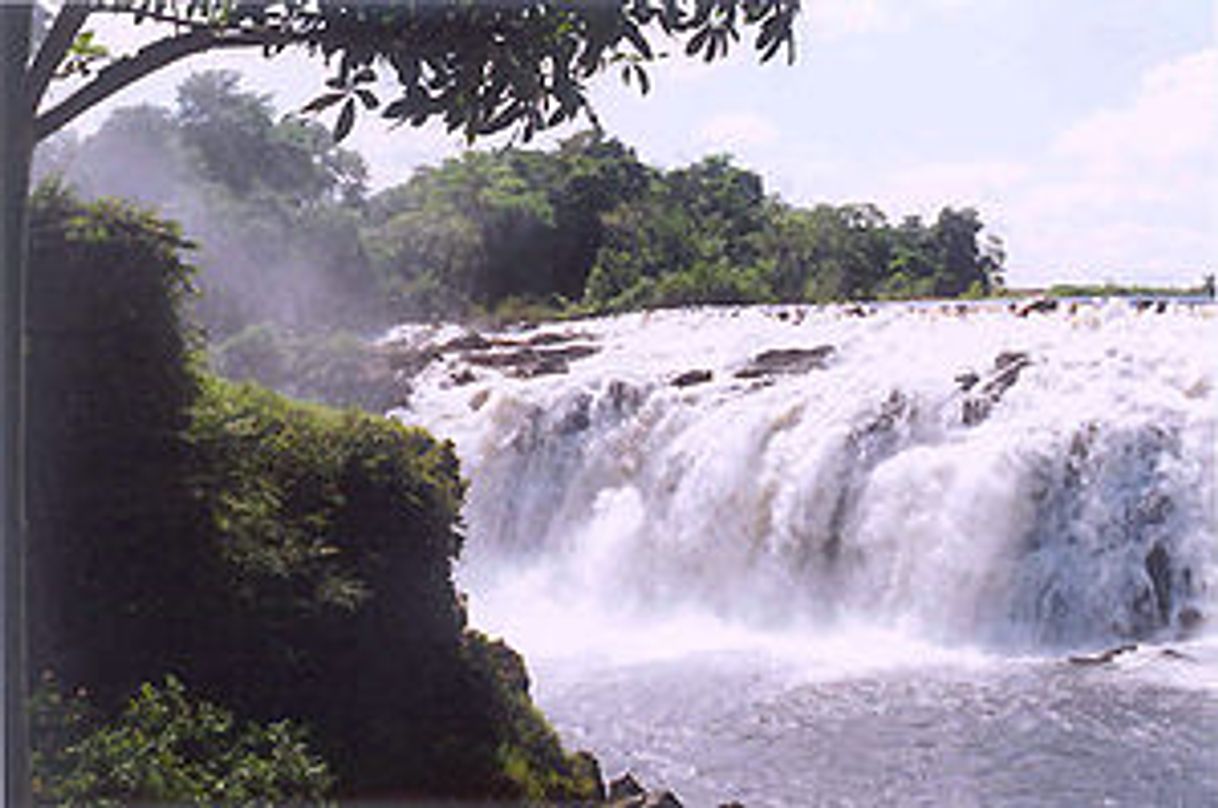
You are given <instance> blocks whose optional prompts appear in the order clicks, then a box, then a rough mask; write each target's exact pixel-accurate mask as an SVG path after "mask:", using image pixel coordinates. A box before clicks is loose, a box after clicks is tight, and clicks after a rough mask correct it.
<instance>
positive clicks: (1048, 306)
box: [1015, 297, 1057, 317]
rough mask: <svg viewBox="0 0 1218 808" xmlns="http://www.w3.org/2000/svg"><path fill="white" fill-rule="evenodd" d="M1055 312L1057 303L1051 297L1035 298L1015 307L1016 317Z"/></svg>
mask: <svg viewBox="0 0 1218 808" xmlns="http://www.w3.org/2000/svg"><path fill="white" fill-rule="evenodd" d="M1051 311H1057V301H1056V300H1054V299H1053V298H1051V297H1036V298H1033V299H1031V300H1029V301H1028V302H1026V303H1022V304H1020V305H1018V306H1016V307H1015V316H1016V317H1027V316H1028V315H1029V314H1048V313H1049V312H1051Z"/></svg>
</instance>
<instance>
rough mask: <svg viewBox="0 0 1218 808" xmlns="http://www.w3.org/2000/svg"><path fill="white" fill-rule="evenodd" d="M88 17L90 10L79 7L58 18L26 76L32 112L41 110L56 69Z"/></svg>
mask: <svg viewBox="0 0 1218 808" xmlns="http://www.w3.org/2000/svg"><path fill="white" fill-rule="evenodd" d="M88 16H89V8H88V7H87V6H84V5H81V4H79V3H69V4H67V5H65V6H64V8H63V10H62V11H60V12H59V14H58V15H56V17H55V22H54V23H52V24H51V30H50V32H49V33H48V34H47V37H46V39H45V40H44V41H43V43H42V47H41V48H39V49H38V55H37V56H35V57H34V63H33V64H32V65H30V69H29V71H28V72H27V73H26V76H25V98H26V103H27V104H28V105H29V109H30V111H31V112H33V111H36V110H37V109H38V104H39V102H40V101H41V100H42V96H43V94H44V93H45V92H46V90H47V86H48V85H49V84H50V83H51V79H52V78H53V77H54V75H55V68H56V67H58V66H59V63H60V62H62V61H63V57H64V55H65V54H66V53H67V52H68V49H69V48H71V47H72V43H73V42H74V41H76V35H77V34H79V33H80V29H81V28H82V27H83V26H84V24H85V20H86V19H87V18H88Z"/></svg>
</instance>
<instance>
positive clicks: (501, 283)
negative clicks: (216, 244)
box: [365, 134, 1003, 316]
mask: <svg viewBox="0 0 1218 808" xmlns="http://www.w3.org/2000/svg"><path fill="white" fill-rule="evenodd" d="M368 209H369V213H368V216H367V220H368V221H369V222H370V224H371V227H368V228H366V229H365V243H366V244H367V246H368V252H369V254H370V255H371V256H372V260H373V264H374V266H375V267H376V269H377V271H378V273H379V275H380V276H381V277H382V279H383V283H385V284H386V286H387V287H388V288H391V289H393V290H394V292H395V295H394V297H395V301H396V302H400V303H402V304H404V305H402V306H401V307H400V308H398V309H397V311H398V313H399V316H427V315H430V316H435V315H437V314H440V315H449V316H461V315H467V314H469V313H470V312H471V311H472V310H476V309H479V308H481V309H493V308H494V307H496V306H501V305H504V303H505V302H507V301H511V300H513V299H515V298H525V299H532V300H535V301H540V302H543V303H549V304H551V306H552V307H554V308H557V309H560V310H561V309H564V308H565V309H566V310H568V311H579V312H604V311H623V310H629V309H635V308H641V307H654V306H672V305H684V304H693V303H757V302H772V301H783V302H798V301H811V302H827V301H833V300H857V299H875V298H913V297H953V296H959V295H964V294H973V295H978V294H985V293H988V292H990V291H991V290H993V289H994V288H996V287H998V286H999V285H1001V282H1002V274H1001V273H1002V260H1003V255H1002V249H1001V245H1000V244H999V243H998V242H997V240H995V239H990V240H988V241H987V242H985V243H984V244H982V243H979V235H980V231H981V230H982V223H981V221H980V218H979V216H978V214H977V212H976V211H974V210H972V209H969V208H965V209H963V210H954V209H952V208H944V209H943V210H942V211H941V212H940V213H939V216H938V218H937V219H936V220H935V221H934V222H933V223H930V224H927V223H924V222H923V221H922V220H921V219H920V218H918V217H916V216H911V217H907V218H905V219H904V220H902V221H901V222H900V223H899V224H895V225H894V224H892V223H890V222H889V221H888V220H887V218H886V217H885V215H884V214H883V212H881V211H880V210H879V209H877V208H876V207H875V206H873V205H843V206H831V205H824V204H822V205H817V206H815V207H813V208H810V209H808V208H800V207H797V206H793V205H790V204H787V203H784V202H782V201H781V200H779V199H777V198H774V197H772V196H768V195H767V194H766V193H765V188H764V184H763V182H762V179H761V177H760V176H758V175H757V174H755V173H753V172H751V171H748V170H746V169H742V168H738V167H736V166H734V165H733V164H732V162H731V160H730V159H729V158H728V157H726V156H722V155H720V156H712V157H708V158H705V159H703V160H701V161H699V162H697V163H694V164H693V165H690V166H686V167H683V168H677V169H673V170H670V171H661V170H658V169H655V168H652V167H650V166H647V165H644V164H642V163H640V162H639V161H638V159H637V158H636V157H635V155H634V153H633V151H631V150H629V149H626V148H625V147H623V146H622V145H621V144H619V143H617V142H616V141H613V140H605V139H603V137H601V136H598V135H594V134H585V135H581V136H577V137H575V138H572V139H570V140H568V141H565V142H564V143H563V144H561V145H560V146H559V147H558V148H557V149H556V150H555V151H554V152H551V153H544V152H538V151H530V150H524V149H508V150H505V151H502V152H496V153H468V154H466V155H465V156H464V157H462V158H460V159H453V160H448V161H446V162H445V163H444V164H443V165H441V166H439V167H438V168H430V169H423V170H420V171H418V172H416V173H415V175H414V176H412V177H411V178H410V180H409V181H408V182H406V183H405V184H403V185H400V186H397V187H394V188H391V189H389V190H387V191H384V192H382V193H380V194H378V195H376V196H374V197H373V198H372V199H371V200H370V202H369V205H368Z"/></svg>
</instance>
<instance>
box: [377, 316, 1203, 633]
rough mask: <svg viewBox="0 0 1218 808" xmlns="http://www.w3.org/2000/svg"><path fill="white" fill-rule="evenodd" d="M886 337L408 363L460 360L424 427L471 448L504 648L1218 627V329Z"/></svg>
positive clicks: (916, 324) (1096, 325) (492, 354)
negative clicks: (665, 624)
mask: <svg viewBox="0 0 1218 808" xmlns="http://www.w3.org/2000/svg"><path fill="white" fill-rule="evenodd" d="M860 314H861V312H859V311H857V310H850V309H844V308H836V307H829V308H824V309H813V308H795V307H771V308H765V307H759V308H744V309H740V308H707V309H696V310H685V311H662V312H653V313H648V314H631V315H626V316H621V317H616V318H607V319H600V320H589V321H580V322H573V323H567V324H551V325H548V326H545V327H543V328H542V329H541V330H539V331H533V332H522V333H517V334H510V335H509V334H505V335H499V337H498V346H496V345H487V344H485V343H484V342H480V341H475V342H474V343H471V342H470V341H469V340H468V339H467V340H464V341H462V340H457V341H456V342H453V341H452V338H453V337H454V336H455V334H456V332H454V331H453V330H452V329H447V330H428V329H418V328H415V329H402V330H400V331H398V332H397V333H395V334H393V335H391V336H390V337H388V338H387V340H386V342H387V343H388V344H394V343H395V342H396V343H397V344H399V345H401V344H405V343H410V344H412V345H413V347H414V349H415V350H419V349H420V346H422V345H424V344H427V345H430V346H432V348H433V349H435V348H437V347H439V349H440V350H439V351H438V353H439V354H440V355H439V356H438V357H437V358H436V359H435V360H434V361H432V362H431V363H430V364H429V365H428V367H427V368H426V369H425V370H424V371H423V372H422V373H421V374H420V375H419V376H418V377H417V378H416V379H415V393H414V395H413V396H412V400H411V405H410V407H409V408H408V409H405V410H402V411H400V412H399V413H398V415H399V417H401V418H403V419H404V420H407V421H410V422H417V423H422V424H424V425H426V426H427V427H429V428H431V429H433V430H435V431H436V432H438V433H439V434H441V435H445V436H448V437H451V438H453V439H454V440H455V442H456V444H457V447H458V451H459V453H460V456H461V458H462V462H463V463H464V471H465V473H466V475H467V476H468V477H469V478H470V479H471V481H472V485H471V489H470V494H469V501H468V505H467V508H466V511H465V518H466V521H467V524H468V533H469V540H468V544H467V550H466V561H465V567H464V569H463V572H462V575H463V580H464V582H465V584H466V585H467V586H468V587H469V588H470V589H471V590H472V593H473V597H474V606H475V612H476V613H479V605H480V603H483V604H492V606H493V608H487V609H486V610H485V611H484V613H483V614H484V617H483V619H482V622H483V623H484V624H485V623H486V622H488V621H489V622H490V623H491V625H492V626H493V625H503V626H506V625H511V624H513V621H515V623H516V624H519V623H520V622H521V621H523V622H526V623H527V622H528V620H529V619H531V617H532V616H533V615H537V616H538V617H537V619H538V620H543V619H544V620H545V621H546V622H547V628H546V632H547V633H549V634H551V635H553V634H554V633H555V631H556V629H555V626H556V625H561V624H562V622H563V619H564V618H566V619H569V620H570V621H571V625H570V628H571V630H572V632H573V633H574V634H576V635H578V634H580V633H581V632H585V633H586V632H587V631H588V630H589V629H588V625H590V624H588V623H586V622H584V623H581V620H587V619H590V618H591V617H592V616H599V617H601V618H605V617H606V616H607V617H608V620H607V621H606V622H621V621H626V620H628V619H630V618H631V616H635V617H638V616H640V615H646V616H647V619H648V620H650V621H651V622H653V623H654V622H659V620H658V618H659V617H662V616H664V615H672V614H678V613H680V614H682V615H686V616H689V615H695V616H702V617H706V618H708V619H712V618H713V619H715V620H717V621H719V622H718V623H717V625H719V626H723V625H725V624H726V625H729V626H730V625H738V626H741V627H745V628H757V627H780V626H789V625H792V624H799V625H803V626H812V627H822V628H824V627H832V626H835V625H841V624H849V625H852V626H858V625H865V626H872V627H876V628H880V629H884V630H892V631H895V632H896V633H897V634H899V635H901V636H907V637H913V638H920V639H923V640H929V641H932V642H936V643H942V642H947V643H966V644H980V645H983V646H987V647H990V648H1017V649H1028V648H1060V647H1079V646H1098V645H1104V644H1109V643H1112V642H1115V641H1119V640H1122V639H1125V638H1130V637H1139V638H1144V637H1153V636H1165V635H1170V634H1172V633H1176V632H1180V631H1183V630H1185V629H1194V628H1196V624H1198V623H1199V621H1201V620H1202V619H1203V616H1204V615H1206V614H1208V613H1210V612H1211V611H1212V610H1213V606H1214V605H1215V600H1216V593H1218V538H1216V537H1215V525H1218V510H1216V507H1215V446H1216V435H1218V432H1216V422H1215V418H1216V415H1218V409H1216V405H1218V396H1216V395H1215V392H1214V387H1215V381H1216V375H1218V374H1216V373H1215V354H1214V352H1213V346H1214V345H1218V340H1216V339H1215V337H1216V336H1218V318H1216V317H1215V315H1216V314H1218V312H1216V311H1215V308H1214V307H1213V306H1206V305H1183V304H1181V305H1174V306H1172V307H1171V308H1170V309H1169V310H1168V311H1166V312H1161V313H1154V312H1153V311H1149V310H1148V311H1138V310H1136V309H1135V308H1134V307H1131V306H1129V305H1128V304H1126V303H1124V302H1112V303H1109V304H1105V305H1093V304H1084V305H1081V306H1075V307H1071V308H1070V309H1067V308H1065V307H1062V308H1060V309H1059V310H1057V311H1054V312H1049V313H1038V314H1032V315H1031V316H1027V317H1019V316H1016V315H1015V314H1014V313H1012V312H1011V311H1010V310H1008V308H1007V307H1006V306H1003V305H997V304H989V305H978V306H973V307H969V308H967V309H965V308H964V307H959V308H958V307H956V306H955V305H951V306H947V305H943V306H939V305H935V306H915V307H907V306H897V305H893V306H886V307H882V308H880V309H878V310H877V311H874V312H871V313H870V314H869V316H859V315H860ZM539 335H540V336H539ZM492 342H495V340H492ZM445 343H448V345H447V347H448V350H444V349H443V346H445ZM585 346H588V347H585ZM573 347H574V348H576V349H577V350H574V351H573V350H571V349H572V348H573ZM462 348H463V349H464V350H461V349H462ZM767 352H768V355H766V354H767ZM513 353H515V355H514V356H513V355H512V354H513ZM589 354H590V355H589ZM757 358H761V359H762V360H765V361H764V362H763V364H765V365H766V366H764V367H763V366H759V365H753V364H750V363H751V362H752V361H753V360H754V359H757ZM542 360H544V361H542ZM539 361H542V364H540V365H539V364H538V362H539ZM545 362H549V365H545ZM528 363H532V364H528ZM559 366H561V367H559ZM564 369H565V372H547V371H557V370H564ZM691 372H696V373H691ZM517 628H518V629H519V625H517ZM568 639H569V638H568ZM526 647H527V643H526Z"/></svg>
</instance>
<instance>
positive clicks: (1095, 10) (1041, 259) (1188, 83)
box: [81, 0, 1218, 285]
mask: <svg viewBox="0 0 1218 808" xmlns="http://www.w3.org/2000/svg"><path fill="white" fill-rule="evenodd" d="M1216 6H1218V4H1215V3H1214V2H1211V1H1210V0H804V9H805V10H804V13H803V14H802V19H801V21H800V25H799V43H798V56H797V60H796V64H795V65H794V66H788V65H787V64H786V62H785V60H783V59H775V60H774V62H773V63H771V64H768V65H765V66H759V65H757V64H756V63H755V59H754V58H753V56H752V54H751V53H749V52H748V51H747V50H746V49H740V50H738V51H737V52H736V53H734V54H733V55H732V56H731V57H730V58H729V59H728V60H726V61H725V62H723V63H720V64H716V65H714V66H704V65H702V64H701V63H694V62H690V61H688V60H685V59H683V58H673V59H672V60H670V62H669V63H668V64H664V65H662V66H659V67H657V68H655V69H654V70H653V82H652V85H653V87H652V91H651V93H650V94H649V95H648V96H646V97H642V96H640V95H639V93H638V91H637V89H635V88H631V87H625V86H623V85H622V84H621V83H620V81H619V80H618V78H617V76H616V75H612V74H607V75H605V76H602V77H600V78H599V79H598V80H597V81H596V82H595V83H594V90H593V102H594V105H595V106H596V108H597V110H598V113H599V115H600V118H601V121H602V123H603V124H604V126H605V127H606V129H607V130H608V131H609V133H610V134H612V135H614V136H617V137H619V138H621V139H622V140H623V141H625V142H626V143H627V144H629V145H631V146H633V147H635V148H636V149H637V150H638V152H639V154H640V156H641V157H642V158H643V159H644V160H647V161H648V162H651V163H654V164H658V165H661V166H664V167H673V166H677V165H682V164H685V163H688V162H691V161H694V160H697V159H699V158H700V157H702V156H703V155H705V154H708V153H712V152H729V153H731V154H733V155H734V156H735V157H736V160H737V163H738V164H739V165H741V166H744V167H747V168H750V169H752V170H754V171H757V172H758V173H760V174H761V175H762V176H763V177H764V178H765V181H766V187H767V188H768V189H769V190H770V191H771V192H776V193H778V194H780V195H781V196H782V197H783V198H784V199H786V200H788V201H791V202H795V203H799V204H808V203H814V202H821V201H826V202H832V203H842V202H875V203H877V204H879V205H880V207H881V208H882V209H883V210H884V211H885V212H886V213H888V214H889V216H890V217H893V218H899V217H901V216H903V215H905V214H907V213H921V214H923V215H925V216H928V217H929V216H933V215H934V214H935V213H936V212H937V211H938V209H939V208H940V207H942V206H944V205H951V206H957V207H959V206H965V205H971V206H973V207H976V208H977V209H978V210H979V211H980V213H981V217H982V220H983V221H985V222H986V223H987V224H988V225H989V231H990V232H992V233H995V234H997V235H998V236H1000V237H1001V238H1002V239H1003V240H1004V241H1005V242H1006V246H1007V251H1008V262H1007V263H1008V279H1009V282H1010V283H1012V284H1014V285H1038V284H1042V283H1046V282H1049V281H1055V280H1095V281H1103V280H1116V281H1127V282H1129V281H1139V282H1147V283H1154V282H1182V283H1193V282H1196V281H1198V280H1199V279H1200V278H1201V276H1202V274H1203V273H1206V272H1215V271H1218V46H1216V44H1215V43H1216V41H1218V8H1216ZM99 35H102V36H103V38H104V39H105V40H106V41H107V42H111V43H118V42H123V41H125V39H126V37H125V34H124V33H123V32H121V31H118V30H114V29H111V28H109V27H107V28H106V29H104V30H103V29H100V28H99ZM673 50H674V51H676V50H677V49H673ZM276 61H277V62H281V63H282V69H276V68H275V67H274V65H275V64H276V62H271V63H270V64H268V63H267V62H266V61H265V60H263V59H262V58H261V57H259V56H257V55H254V54H249V55H247V56H234V55H232V54H224V55H222V56H220V55H206V56H202V57H197V58H196V59H195V60H194V61H190V62H186V63H183V64H180V65H177V66H175V67H174V68H172V69H170V70H168V71H164V72H163V73H162V74H160V75H157V76H155V77H153V78H151V79H149V80H146V81H145V82H144V83H142V84H140V85H136V86H135V87H133V88H131V89H129V90H127V91H125V92H124V93H122V94H120V95H119V96H116V98H115V99H114V100H113V101H111V102H110V103H109V104H108V105H107V106H106V108H105V109H112V108H114V106H121V105H125V104H132V103H138V102H141V101H153V102H157V103H164V104H169V103H170V102H171V101H172V99H173V91H174V87H176V85H177V83H178V82H180V81H181V79H182V77H183V76H185V75H187V74H188V73H189V72H191V71H192V70H200V69H206V68H209V67H216V66H228V67H233V68H236V69H241V70H242V71H244V72H246V73H247V74H248V78H247V81H246V86H247V87H248V88H249V89H256V90H260V91H265V92H270V93H273V94H274V95H275V98H276V103H277V104H279V105H280V106H281V108H282V109H283V110H285V111H286V110H288V109H292V108H298V107H300V106H301V105H303V104H304V103H305V102H306V101H307V100H308V99H309V98H310V97H312V94H315V92H316V90H317V88H318V87H319V81H320V79H319V77H320V76H321V75H322V74H321V72H320V68H315V67H313V66H312V65H311V64H310V63H306V62H305V60H304V59H303V57H298V58H284V57H280V59H279V60H276ZM105 109H103V110H101V111H100V112H99V113H93V114H91V115H90V116H88V117H87V118H86V119H85V120H83V121H82V122H81V127H82V129H83V130H85V131H87V130H88V129H90V128H93V127H96V126H97V125H98V122H99V121H100V119H101V118H102V117H103V116H104V114H105ZM578 128H579V127H572V128H567V129H565V130H562V131H560V132H559V133H558V134H559V136H564V135H568V134H571V133H572V132H574V131H576V130H577V129H578ZM350 145H352V146H353V147H354V148H356V149H358V150H359V151H360V152H361V153H362V154H363V155H364V157H365V158H366V159H367V161H368V162H369V164H370V166H371V169H372V176H373V182H374V185H375V186H376V187H384V186H386V185H390V184H393V183H396V182H399V181H402V180H404V179H405V178H406V177H407V176H408V175H409V172H410V171H411V169H412V168H413V167H414V166H416V165H419V164H422V163H429V162H437V161H439V160H441V159H443V158H444V157H446V156H450V155H455V154H457V153H458V152H459V151H460V149H461V148H462V144H461V142H460V141H459V140H457V139H453V138H448V137H445V136H444V135H443V133H442V131H441V130H440V129H439V128H433V127H428V128H425V129H423V130H417V129H410V128H408V127H401V128H397V129H393V130H389V129H387V127H386V126H385V124H384V123H382V122H381V121H379V120H377V119H375V118H365V119H364V120H362V121H361V122H360V123H359V124H358V125H357V128H356V132H355V133H354V135H353V136H352V137H351V141H350Z"/></svg>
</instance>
